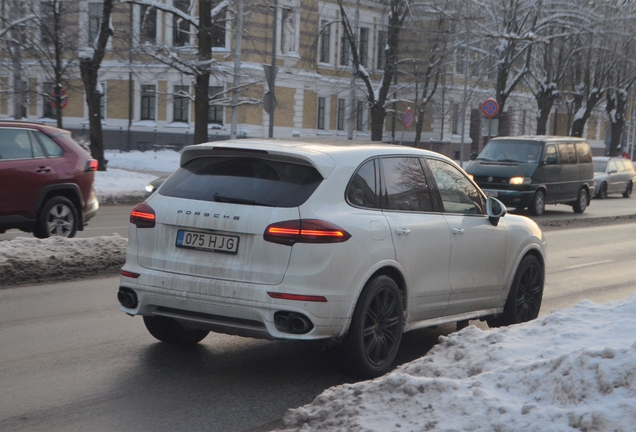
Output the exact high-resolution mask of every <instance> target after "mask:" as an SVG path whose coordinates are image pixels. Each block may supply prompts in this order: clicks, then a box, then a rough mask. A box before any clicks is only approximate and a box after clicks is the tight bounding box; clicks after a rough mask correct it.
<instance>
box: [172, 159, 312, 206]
mask: <svg viewBox="0 0 636 432" xmlns="http://www.w3.org/2000/svg"><path fill="white" fill-rule="evenodd" d="M321 181H322V177H321V176H320V174H319V173H318V171H317V170H316V169H315V168H314V167H312V166H308V165H303V164H300V163H298V164H296V163H290V162H280V161H272V160H267V159H257V158H247V157H199V158H195V159H193V160H191V161H189V162H188V163H187V164H185V165H184V166H182V167H181V168H179V169H178V170H177V171H176V172H175V173H174V174H173V175H172V176H171V177H170V178H169V179H168V180H167V181H166V183H165V184H164V185H163V186H162V187H161V189H160V194H161V195H165V196H170V197H175V198H187V199H194V200H201V201H216V202H228V203H236V204H247V205H255V206H267V207H298V206H299V205H301V204H303V203H304V202H305V201H307V199H308V198H309V197H310V196H311V194H312V193H313V192H314V191H315V190H316V188H317V187H318V185H319V184H320V182H321Z"/></svg>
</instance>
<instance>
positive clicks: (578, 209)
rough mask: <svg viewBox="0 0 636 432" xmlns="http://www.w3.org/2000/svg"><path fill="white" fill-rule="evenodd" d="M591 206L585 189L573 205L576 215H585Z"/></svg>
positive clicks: (580, 192)
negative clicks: (588, 206)
mask: <svg viewBox="0 0 636 432" xmlns="http://www.w3.org/2000/svg"><path fill="white" fill-rule="evenodd" d="M588 204H589V200H588V198H587V191H586V190H585V189H583V188H581V190H580V191H579V194H578V195H577V199H576V201H575V202H574V204H573V205H572V208H573V209H574V212H575V213H583V212H584V211H585V209H586V208H587V205H588Z"/></svg>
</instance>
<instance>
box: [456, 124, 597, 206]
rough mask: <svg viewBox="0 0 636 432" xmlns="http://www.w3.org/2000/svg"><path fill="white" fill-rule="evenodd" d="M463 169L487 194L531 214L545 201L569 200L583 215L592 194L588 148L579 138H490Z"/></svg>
mask: <svg viewBox="0 0 636 432" xmlns="http://www.w3.org/2000/svg"><path fill="white" fill-rule="evenodd" d="M466 172H467V173H468V174H470V175H472V176H473V179H474V180H475V182H476V183H477V184H478V185H479V186H480V187H481V188H482V189H483V191H484V192H485V193H486V195H488V196H493V197H496V198H497V199H499V200H500V201H502V202H503V203H504V204H505V205H506V206H509V207H515V208H517V209H523V208H526V207H527V208H528V209H529V210H530V213H531V214H533V215H535V216H539V215H541V214H543V211H544V210H545V205H546V204H568V205H571V206H572V208H573V209H574V211H575V212H576V213H583V212H584V211H585V209H586V208H587V206H588V204H589V203H590V199H591V198H592V196H594V165H593V163H592V151H591V150H590V145H589V144H588V143H587V142H585V140H582V139H579V138H572V137H549V136H522V137H501V138H495V139H492V140H491V141H490V142H489V143H488V144H487V145H486V147H484V149H483V151H482V152H481V153H480V154H479V156H478V157H477V158H476V159H475V160H473V162H471V164H470V165H469V166H468V168H467V169H466Z"/></svg>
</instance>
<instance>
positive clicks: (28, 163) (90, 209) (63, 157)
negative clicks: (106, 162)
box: [0, 122, 99, 238]
mask: <svg viewBox="0 0 636 432" xmlns="http://www.w3.org/2000/svg"><path fill="white" fill-rule="evenodd" d="M96 169H97V161H96V160H94V159H92V158H91V156H90V155H89V154H88V152H87V151H86V150H84V149H83V148H82V147H81V146H80V145H79V144H77V143H76V142H75V141H74V140H73V138H71V133H70V132H69V131H66V130H62V129H58V128H54V127H51V126H46V125H41V124H35V123H24V122H0V233H3V232H5V231H6V230H8V229H12V228H18V229H21V230H22V231H26V232H33V234H34V235H35V236H36V237H39V238H46V237H49V236H62V237H73V236H75V233H76V232H77V230H80V231H81V230H83V229H84V225H86V224H87V223H88V221H89V220H90V219H91V218H92V217H93V216H95V214H96V213H97V209H98V208H99V203H98V202H97V196H96V195H95V189H93V180H94V178H95V170H96Z"/></svg>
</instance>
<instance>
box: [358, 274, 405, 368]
mask: <svg viewBox="0 0 636 432" xmlns="http://www.w3.org/2000/svg"><path fill="white" fill-rule="evenodd" d="M403 311H404V308H403V305H402V295H401V293H400V290H399V289H398V287H397V284H396V283H395V281H394V280H393V279H391V278H390V277H388V276H378V277H376V278H374V279H372V280H371V281H370V282H369V283H368V284H367V286H366V287H365V289H364V291H363V292H362V295H361V296H360V299H359V301H358V304H357V305H356V309H355V312H354V315H353V319H352V322H351V327H350V329H349V334H348V336H347V338H348V341H347V345H348V347H349V348H350V351H351V352H350V356H351V359H352V360H353V367H354V370H353V372H354V373H356V374H359V375H362V376H365V377H367V378H374V377H378V376H381V375H384V374H385V373H387V372H388V371H389V370H390V369H391V368H392V366H393V362H394V360H395V357H396V355H397V351H398V348H399V347H400V341H401V340H402V331H403V327H404V312H403Z"/></svg>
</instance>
